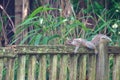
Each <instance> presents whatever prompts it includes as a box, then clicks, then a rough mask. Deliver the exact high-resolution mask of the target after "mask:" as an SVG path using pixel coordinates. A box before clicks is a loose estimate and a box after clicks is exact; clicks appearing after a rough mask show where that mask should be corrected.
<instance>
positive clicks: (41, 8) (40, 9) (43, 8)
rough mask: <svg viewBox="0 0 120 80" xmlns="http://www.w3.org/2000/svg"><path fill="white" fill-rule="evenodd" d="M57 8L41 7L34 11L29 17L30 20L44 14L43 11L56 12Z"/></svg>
mask: <svg viewBox="0 0 120 80" xmlns="http://www.w3.org/2000/svg"><path fill="white" fill-rule="evenodd" d="M56 9H57V8H48V7H46V6H41V7H38V8H37V9H36V10H34V11H33V12H32V13H31V14H30V15H29V16H28V18H32V17H34V16H35V15H37V14H38V13H40V12H42V11H48V10H56Z"/></svg>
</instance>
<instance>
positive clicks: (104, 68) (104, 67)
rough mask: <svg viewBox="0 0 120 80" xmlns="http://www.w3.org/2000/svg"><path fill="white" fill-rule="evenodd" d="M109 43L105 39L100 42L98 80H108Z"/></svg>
mask: <svg viewBox="0 0 120 80" xmlns="http://www.w3.org/2000/svg"><path fill="white" fill-rule="evenodd" d="M107 43H108V42H107V41H106V40H105V39H101V40H100V44H99V53H98V55H97V67H96V69H97V70H96V80H108V76H109V75H108V74H109V72H108V71H109V58H108V52H107V50H108V49H107Z"/></svg>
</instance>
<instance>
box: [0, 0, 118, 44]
mask: <svg viewBox="0 0 120 80" xmlns="http://www.w3.org/2000/svg"><path fill="white" fill-rule="evenodd" d="M64 1H65V3H64ZM1 9H2V8H1ZM3 13H4V15H3ZM119 14H120V2H119V1H118V0H110V1H107V0H105V1H104V0H99V1H98V0H71V1H69V0H45V1H38V0H35V1H32V0H31V2H30V8H29V14H28V16H27V17H26V19H25V20H23V22H22V23H20V24H19V25H17V26H15V27H16V28H15V30H16V31H15V34H14V38H9V39H10V40H9V39H7V38H8V37H6V36H3V37H4V39H6V40H5V42H7V43H6V44H14V43H15V42H17V41H19V43H18V44H29V45H40V44H64V42H65V40H66V39H67V38H76V37H83V38H86V39H88V40H91V39H92V37H93V36H94V35H96V34H99V33H101V34H106V35H108V36H110V37H111V38H112V40H113V42H112V43H111V44H112V45H120V41H119V40H120V15H119ZM10 17H12V16H10ZM7 18H8V16H7V13H5V10H4V9H3V10H2V14H1V16H0V19H1V21H0V25H1V27H0V32H1V34H4V35H6V34H8V32H9V33H10V32H11V31H10V30H9V31H7V29H6V28H7V27H6V28H3V27H5V25H4V24H5V23H7V24H6V25H8V24H9V23H12V21H11V20H10V19H9V18H8V21H9V22H8V21H6V20H7ZM10 26H12V27H11V28H12V31H13V30H14V29H13V28H14V26H13V25H10ZM3 31H4V32H3ZM24 33H25V34H24ZM1 36H2V35H1ZM7 36H8V35H7ZM16 36H17V37H16ZM12 37H13V36H12ZM11 39H12V41H11Z"/></svg>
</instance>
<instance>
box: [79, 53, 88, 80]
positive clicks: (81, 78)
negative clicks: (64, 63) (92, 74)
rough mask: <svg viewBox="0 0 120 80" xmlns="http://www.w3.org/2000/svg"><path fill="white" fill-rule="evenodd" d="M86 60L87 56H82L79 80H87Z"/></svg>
mask: <svg viewBox="0 0 120 80" xmlns="http://www.w3.org/2000/svg"><path fill="white" fill-rule="evenodd" d="M86 60H87V55H81V56H80V60H79V65H80V66H79V80H85V79H86V64H87V63H86Z"/></svg>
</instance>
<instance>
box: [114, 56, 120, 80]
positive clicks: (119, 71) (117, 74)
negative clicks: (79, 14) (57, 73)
mask: <svg viewBox="0 0 120 80" xmlns="http://www.w3.org/2000/svg"><path fill="white" fill-rule="evenodd" d="M113 66H114V67H113V80H120V54H119V55H115V57H114V65H113Z"/></svg>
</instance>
